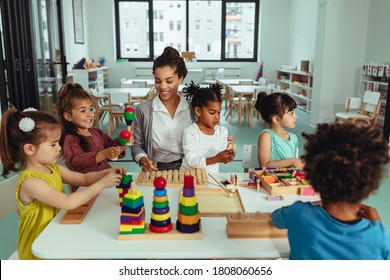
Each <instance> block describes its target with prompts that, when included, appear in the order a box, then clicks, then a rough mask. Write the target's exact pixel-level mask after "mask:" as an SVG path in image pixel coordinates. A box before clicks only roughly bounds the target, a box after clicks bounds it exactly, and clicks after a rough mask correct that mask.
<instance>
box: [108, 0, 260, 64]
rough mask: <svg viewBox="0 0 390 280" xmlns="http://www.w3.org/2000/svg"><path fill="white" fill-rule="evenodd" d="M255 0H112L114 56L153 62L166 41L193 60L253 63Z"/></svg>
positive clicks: (255, 52)
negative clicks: (193, 58)
mask: <svg viewBox="0 0 390 280" xmlns="http://www.w3.org/2000/svg"><path fill="white" fill-rule="evenodd" d="M259 1H260V0H208V1H200V0H130V1H128V0H115V23H116V25H115V26H116V50H117V58H118V59H128V60H130V61H132V60H134V61H152V60H153V59H154V58H156V57H157V56H159V55H160V54H161V53H162V52H163V50H164V48H165V47H166V46H167V45H171V46H173V47H176V49H178V50H179V51H194V52H195V53H196V57H197V60H198V61H256V60H257V41H258V17H259ZM152 7H153V9H151V8H152ZM125 21H127V24H125ZM120 23H122V24H120ZM130 23H131V26H129V25H130ZM207 31H208V32H207ZM150 36H152V37H150ZM129 42H137V46H135V45H134V44H133V43H131V44H129ZM130 47H131V48H132V51H131V52H130ZM135 49H136V50H137V51H135Z"/></svg>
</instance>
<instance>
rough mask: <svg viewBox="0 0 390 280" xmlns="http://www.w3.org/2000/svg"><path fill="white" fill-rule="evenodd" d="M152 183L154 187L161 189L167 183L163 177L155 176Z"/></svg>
mask: <svg viewBox="0 0 390 280" xmlns="http://www.w3.org/2000/svg"><path fill="white" fill-rule="evenodd" d="M153 185H154V187H155V188H156V189H158V190H163V189H165V186H166V185H167V181H166V180H165V178H164V177H157V178H156V179H154V181H153Z"/></svg>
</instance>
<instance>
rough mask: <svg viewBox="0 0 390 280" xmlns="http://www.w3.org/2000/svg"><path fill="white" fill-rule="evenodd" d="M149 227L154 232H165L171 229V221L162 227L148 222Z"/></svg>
mask: <svg viewBox="0 0 390 280" xmlns="http://www.w3.org/2000/svg"><path fill="white" fill-rule="evenodd" d="M149 229H150V231H153V232H155V233H165V232H168V231H170V230H172V223H170V224H169V225H166V226H164V227H156V226H154V225H152V224H150V225H149Z"/></svg>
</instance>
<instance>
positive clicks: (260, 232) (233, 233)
mask: <svg viewBox="0 0 390 280" xmlns="http://www.w3.org/2000/svg"><path fill="white" fill-rule="evenodd" d="M226 231H227V236H228V238H287V230H286V229H278V228H276V227H275V226H274V225H273V224H272V218H271V213H260V212H256V213H242V212H237V213H234V214H227V224H226Z"/></svg>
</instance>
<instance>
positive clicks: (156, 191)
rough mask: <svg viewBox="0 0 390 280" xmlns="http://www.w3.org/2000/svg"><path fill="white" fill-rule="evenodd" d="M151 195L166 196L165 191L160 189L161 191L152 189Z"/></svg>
mask: <svg viewBox="0 0 390 280" xmlns="http://www.w3.org/2000/svg"><path fill="white" fill-rule="evenodd" d="M153 193H154V195H155V196H166V195H167V190H166V189H162V190H158V189H154V191H153Z"/></svg>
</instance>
